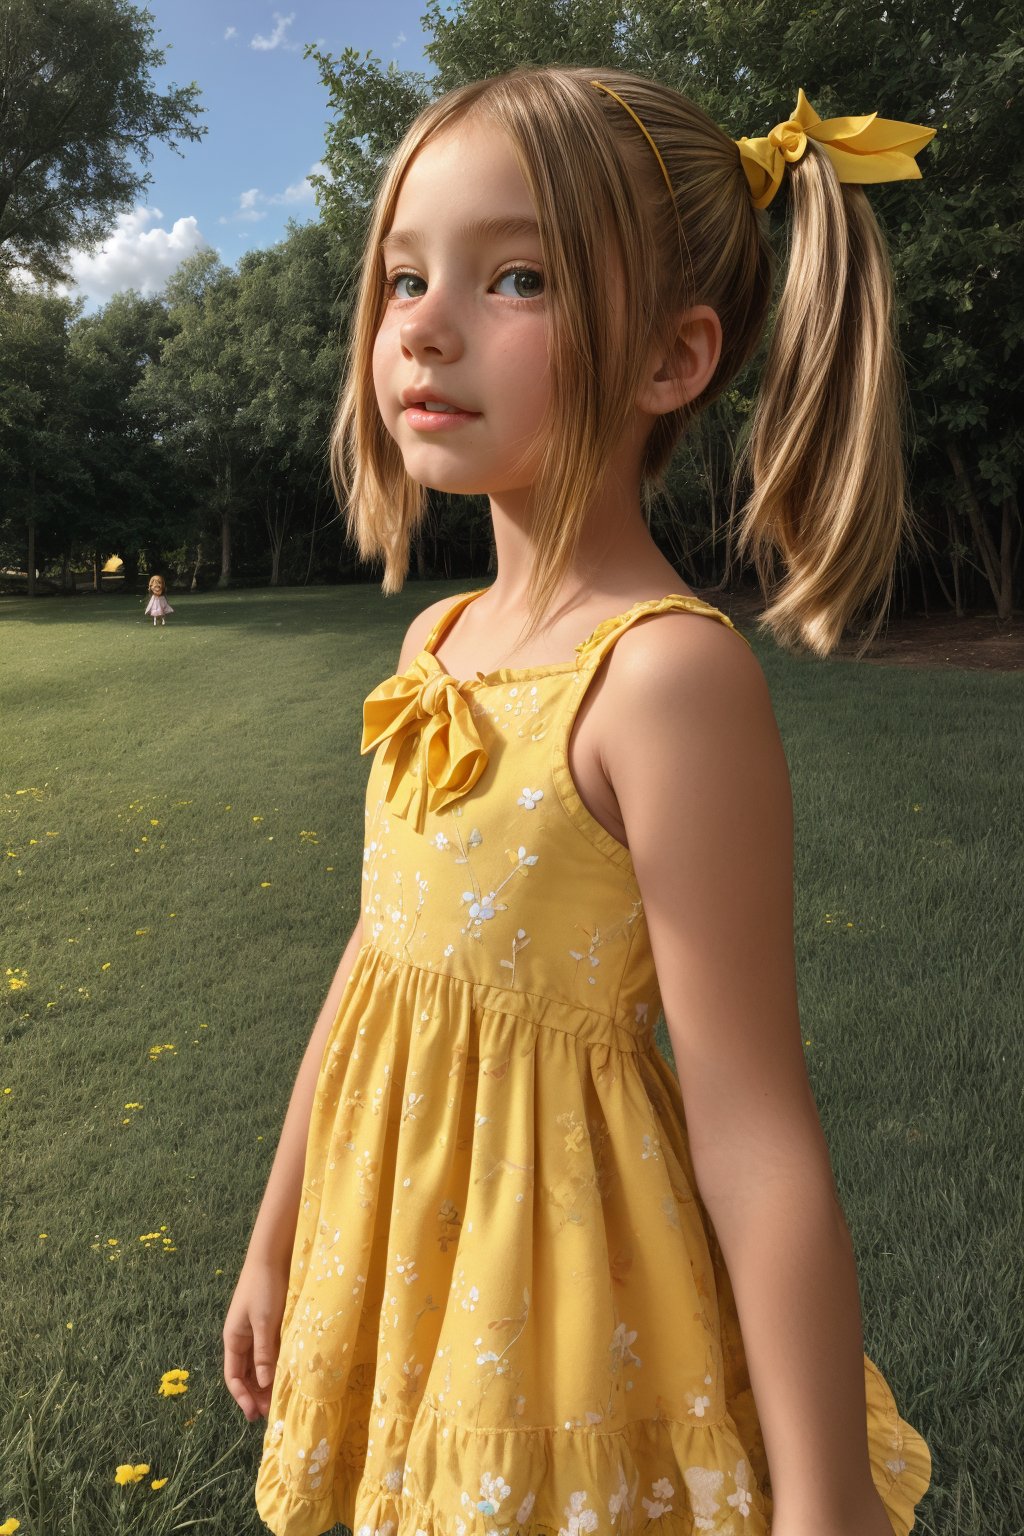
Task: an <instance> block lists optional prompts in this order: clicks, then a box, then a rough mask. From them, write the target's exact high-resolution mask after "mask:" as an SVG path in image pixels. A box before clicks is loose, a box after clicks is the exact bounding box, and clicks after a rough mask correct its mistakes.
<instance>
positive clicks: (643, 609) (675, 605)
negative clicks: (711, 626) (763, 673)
mask: <svg viewBox="0 0 1024 1536" xmlns="http://www.w3.org/2000/svg"><path fill="white" fill-rule="evenodd" d="M671 609H679V610H681V611H682V612H684V613H697V614H703V615H704V616H705V617H706V618H709V619H719V620H720V621H721V622H722V623H723V624H728V626H729V628H730V629H734V630H736V633H737V634H738V635H739V636H740V639H741V640H742V641H743V642H744V644H745V645H747V646H750V641H749V640H748V639H747V637H746V635H744V634H741V633H740V631H739V630H738V629H736V626H735V624H734V623H733V621H732V619H730V618H729V616H728V614H726V613H723V612H722V610H721V609H720V608H714V607H712V605H711V604H710V603H705V602H704V600H703V599H702V598H699V597H689V596H684V595H683V593H681V592H670V593H668V595H667V596H666V597H649V598H646V599H645V600H644V601H642V602H639V603H634V604H633V606H632V608H628V609H627V610H626V612H625V613H619V614H616V615H615V616H614V618H610V619H603V620H602V621H601V623H600V624H599V625H598V626H597V628H596V629H595V630H594V631H593V633H592V634H590V635H588V636H587V638H586V640H583V641H581V642H580V644H579V645H578V646H577V647H576V657H577V661H578V662H579V663H580V665H581V666H585V667H588V668H596V667H597V666H598V665H599V664H600V662H601V661H602V660H603V659H604V657H605V656H606V655H607V654H608V652H609V651H610V650H611V648H612V646H613V645H614V644H615V642H616V640H617V639H618V638H619V636H620V635H621V634H622V633H623V631H624V630H627V629H628V628H629V627H630V625H631V624H633V623H635V622H636V620H637V619H645V618H646V617H647V616H648V614H651V613H667V612H669V611H670V610H671ZM750 648H751V650H752V649H753V647H752V646H750Z"/></svg>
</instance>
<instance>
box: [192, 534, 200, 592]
mask: <svg viewBox="0 0 1024 1536" xmlns="http://www.w3.org/2000/svg"><path fill="white" fill-rule="evenodd" d="M202 563H203V541H202V539H200V540H199V543H198V544H197V545H196V563H195V567H194V568H193V571H192V584H191V586H190V588H189V590H190V591H191V592H194V591H195V590H196V587H197V586H198V585H199V567H200V566H201V565H202Z"/></svg>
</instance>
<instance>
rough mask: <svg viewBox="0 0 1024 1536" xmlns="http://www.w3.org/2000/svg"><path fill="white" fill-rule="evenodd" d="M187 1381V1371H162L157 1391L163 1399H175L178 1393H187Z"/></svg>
mask: <svg viewBox="0 0 1024 1536" xmlns="http://www.w3.org/2000/svg"><path fill="white" fill-rule="evenodd" d="M187 1380H188V1371H164V1373H163V1375H162V1376H161V1378H160V1386H159V1388H158V1390H159V1392H160V1393H161V1395H162V1396H163V1397H176V1396H177V1395H178V1393H180V1392H187V1391H188V1387H187V1386H186V1385H185V1383H186V1381H187Z"/></svg>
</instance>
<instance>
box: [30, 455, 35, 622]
mask: <svg viewBox="0 0 1024 1536" xmlns="http://www.w3.org/2000/svg"><path fill="white" fill-rule="evenodd" d="M35 492H36V472H35V469H30V470H29V495H30V496H31V501H30V503H29V505H30V506H31V505H32V503H34V501H35ZM28 595H29V597H35V595H36V520H35V518H34V517H33V516H31V514H30V515H29V520H28Z"/></svg>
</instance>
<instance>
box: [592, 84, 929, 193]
mask: <svg viewBox="0 0 1024 1536" xmlns="http://www.w3.org/2000/svg"><path fill="white" fill-rule="evenodd" d="M590 84H591V85H593V86H596V87H597V89H598V90H599V91H604V92H605V93H606V94H607V95H609V96H614V98H615V100H616V101H617V102H618V103H619V106H620V107H625V109H626V111H627V112H628V113H629V115H630V117H631V118H632V119H633V121H634V123H636V125H637V127H638V128H639V129H640V132H641V133H642V134H643V136H644V138H645V139H646V140H647V142H648V144H649V145H650V146H651V148H652V149H653V151H654V157H655V159H656V160H657V162H658V165H659V166H660V167H661V174H662V175H663V176H664V178H665V185H666V187H667V188H668V194H669V197H671V198H672V200H673V202H674V201H675V193H674V192H673V190H672V179H671V177H670V176H669V174H668V170H667V168H666V166H665V162H664V160H663V159H662V158H661V154H660V152H659V150H658V146H657V144H655V142H654V140H653V139H652V138H651V136H650V134H649V133H648V132H647V129H646V128H645V127H644V125H643V123H642V122H641V121H640V119H639V117H637V115H636V113H635V112H634V111H633V108H632V107H631V106H630V105H629V102H628V101H623V99H622V97H621V96H620V95H619V94H618V92H617V91H613V90H612V88H611V86H610V85H602V84H601V82H600V80H591V82H590ZM934 137H935V129H934V128H921V127H919V126H918V125H917V124H916V123H900V122H896V121H895V120H894V119H892V118H888V117H879V115H878V113H877V112H871V113H869V114H868V116H867V117H830V118H828V119H827V120H826V121H825V122H822V120H821V118H820V117H819V116H818V114H817V112H815V110H814V108H813V107H812V106H811V104H810V102H809V101H808V100H807V97H806V96H805V95H804V93H803V89H802V88H801V89H800V91H799V92H798V95H797V102H796V107H795V109H794V112H793V115H792V117H789V118H787V119H786V121H785V122H784V123H776V125H775V127H774V128H773V129H772V130H771V132H770V133H769V134H768V135H767V136H766V137H765V138H763V139H748V138H747V137H746V136H744V137H743V138H742V139H736V140H734V143H735V144H736V145H737V146H738V148H739V152H740V164H741V165H742V166H743V170H744V172H745V174H746V178H747V184H748V186H749V187H750V195H751V197H752V198H753V201H754V207H755V208H767V206H768V204H769V203H770V202H771V200H772V198H773V197H774V196H775V194H776V192H777V191H778V190H779V187H780V186H781V185H782V176H783V173H784V171H785V169H786V166H787V164H792V163H793V162H794V161H796V160H799V159H800V157H801V155H802V154H803V152H804V150H805V149H806V148H807V140H808V139H813V140H814V141H815V143H816V144H820V145H821V147H822V149H823V150H824V151H825V153H826V154H827V155H828V157H829V159H830V160H831V162H832V164H833V166H834V167H835V172H836V175H837V176H838V177H839V180H840V181H847V182H854V183H857V184H859V185H865V184H867V183H869V182H879V181H906V180H908V179H917V180H918V181H919V180H920V179H921V171H920V168H919V166H918V165H917V164H916V162H915V160H914V156H915V155H916V154H917V153H918V152H919V151H920V150H922V149H923V148H924V146H925V145H926V144H927V143H928V142H929V141H930V140H931V139H933V138H934Z"/></svg>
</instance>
